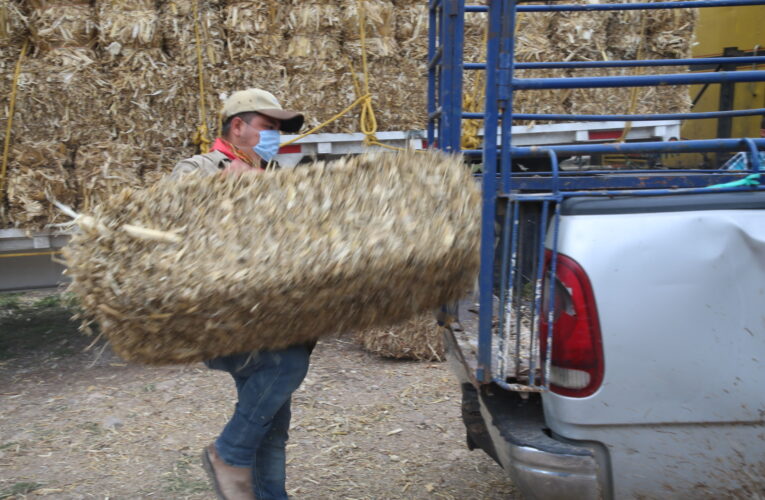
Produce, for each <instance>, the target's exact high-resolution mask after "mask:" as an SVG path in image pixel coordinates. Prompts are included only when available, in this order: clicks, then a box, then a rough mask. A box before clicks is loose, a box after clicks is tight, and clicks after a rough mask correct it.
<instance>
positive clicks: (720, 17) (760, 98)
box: [682, 5, 765, 139]
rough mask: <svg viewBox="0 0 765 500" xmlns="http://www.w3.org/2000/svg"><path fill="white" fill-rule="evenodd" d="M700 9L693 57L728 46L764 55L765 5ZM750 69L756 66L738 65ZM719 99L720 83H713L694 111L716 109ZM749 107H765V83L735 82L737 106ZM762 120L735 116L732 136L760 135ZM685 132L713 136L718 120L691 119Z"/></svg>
mask: <svg viewBox="0 0 765 500" xmlns="http://www.w3.org/2000/svg"><path fill="white" fill-rule="evenodd" d="M699 11H700V12H699V21H698V24H697V26H696V45H695V46H694V47H693V57H715V56H720V55H721V54H722V52H723V49H724V48H725V47H737V48H738V49H739V50H743V51H745V52H750V51H754V52H755V53H758V52H759V53H758V55H763V56H765V23H764V22H763V20H765V6H762V5H757V6H751V7H717V8H709V9H699ZM764 67H765V65H763V66H760V67H759V68H757V69H763V68H764ZM747 69H754V68H752V67H751V66H740V67H739V68H738V70H739V71H742V70H747ZM701 87H702V86H701V85H694V86H692V87H691V92H690V93H691V99H694V98H695V97H696V96H697V95H698V93H699V91H700V90H701ZM719 102H720V85H710V86H709V87H708V88H707V90H706V92H704V95H703V96H702V98H701V99H700V100H699V102H698V103H697V104H696V106H694V108H693V111H694V112H701V111H716V110H717V109H718V107H719ZM748 108H765V83H738V84H736V91H735V99H734V109H748ZM761 121H762V117H760V116H752V117H741V118H734V119H733V131H732V135H733V137H760V126H761ZM682 134H683V137H684V138H687V139H713V138H715V136H716V134H717V120H689V121H687V122H685V124H684V125H683V131H682Z"/></svg>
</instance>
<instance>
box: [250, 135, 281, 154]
mask: <svg viewBox="0 0 765 500" xmlns="http://www.w3.org/2000/svg"><path fill="white" fill-rule="evenodd" d="M252 150H253V151H255V153H257V155H258V156H260V157H261V158H262V159H263V160H265V161H271V160H273V158H274V156H276V153H278V152H279V132H278V131H277V130H261V131H260V142H258V145H257V146H254V147H253V148H252Z"/></svg>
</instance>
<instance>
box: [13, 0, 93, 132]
mask: <svg viewBox="0 0 765 500" xmlns="http://www.w3.org/2000/svg"><path fill="white" fill-rule="evenodd" d="M95 25H96V24H95V12H94V10H93V8H92V6H90V5H89V4H88V3H87V2H74V3H73V2H70V1H54V0H46V1H36V2H32V8H31V11H30V13H29V28H30V33H31V38H32V46H31V50H30V53H29V57H27V58H26V59H25V61H24V64H23V66H22V71H21V73H20V77H19V80H18V82H17V86H18V90H17V92H18V94H17V102H16V111H17V112H16V114H15V116H14V122H13V123H14V125H13V138H14V141H16V140H22V139H23V140H25V141H51V140H53V141H61V142H66V143H67V144H69V145H70V147H72V146H73V145H74V144H77V143H81V142H85V141H89V140H93V139H94V138H102V137H104V135H105V134H106V133H108V132H106V130H105V127H104V126H103V125H104V124H105V122H104V120H103V119H102V117H101V116H99V115H100V113H99V112H98V108H99V107H100V104H101V102H100V101H99V96H101V95H103V91H104V89H105V82H104V78H103V73H102V71H101V70H100V68H99V65H98V64H97V59H96V54H95V52H94V51H93V46H94V44H95V36H96V30H95Z"/></svg>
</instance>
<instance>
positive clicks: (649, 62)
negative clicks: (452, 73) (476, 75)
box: [464, 56, 765, 70]
mask: <svg viewBox="0 0 765 500" xmlns="http://www.w3.org/2000/svg"><path fill="white" fill-rule="evenodd" d="M723 64H725V65H729V64H735V65H737V66H743V65H749V64H765V56H746V57H699V58H696V59H643V60H640V61H559V62H516V63H515V69H587V68H647V67H660V66H720V65H723ZM464 69H466V70H486V64H484V63H465V65H464Z"/></svg>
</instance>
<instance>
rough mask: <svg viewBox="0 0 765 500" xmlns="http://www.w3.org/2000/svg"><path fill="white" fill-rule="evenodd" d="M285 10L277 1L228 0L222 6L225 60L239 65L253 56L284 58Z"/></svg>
mask: <svg viewBox="0 0 765 500" xmlns="http://www.w3.org/2000/svg"><path fill="white" fill-rule="evenodd" d="M286 12H287V9H285V8H284V5H283V4H282V3H281V2H279V1H277V0H261V1H258V2H252V1H243V2H240V1H230V2H228V4H227V5H226V6H225V7H224V9H223V18H224V21H223V24H224V28H225V33H226V46H227V48H228V60H229V61H231V62H232V63H236V64H241V62H242V61H247V60H249V59H251V58H252V57H253V56H268V57H277V58H281V57H283V55H284V43H285V38H284V34H285V26H286V24H285V15H286Z"/></svg>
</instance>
